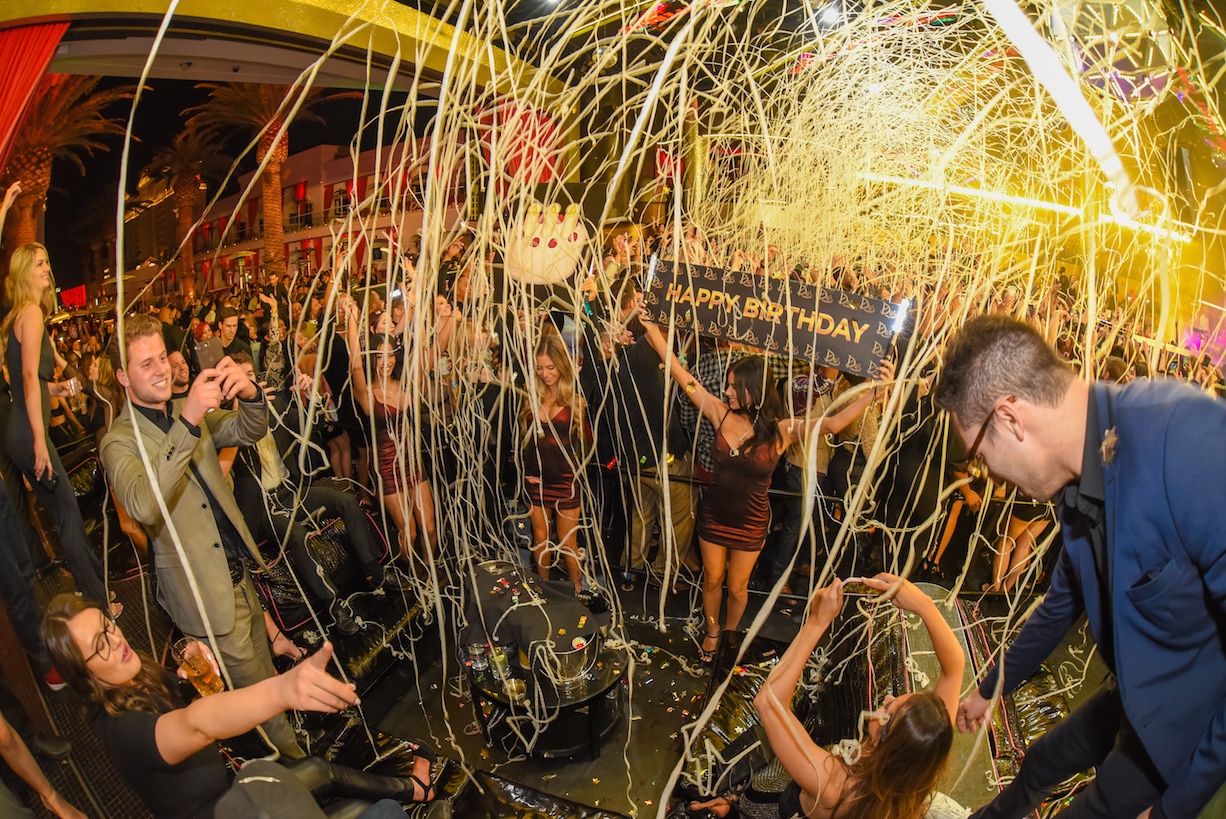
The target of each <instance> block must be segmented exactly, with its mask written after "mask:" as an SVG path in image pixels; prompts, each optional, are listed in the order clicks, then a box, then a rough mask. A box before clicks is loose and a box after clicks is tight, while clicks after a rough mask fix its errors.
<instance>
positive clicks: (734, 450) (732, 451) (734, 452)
mask: <svg viewBox="0 0 1226 819" xmlns="http://www.w3.org/2000/svg"><path fill="white" fill-rule="evenodd" d="M752 437H753V430H752V429H751V430H749V432H748V434H746V435H743V436H742V437H741V440H739V441H737V442H736V446H730V447H728V454H729V455H730V456H731V457H733V458H735V457H737V456H738V455H740V454H741V447H743V446H744V445H745V442H746V441H748V440H749V439H750V438H752Z"/></svg>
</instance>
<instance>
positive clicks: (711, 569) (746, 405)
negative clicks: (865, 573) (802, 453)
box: [644, 322, 894, 663]
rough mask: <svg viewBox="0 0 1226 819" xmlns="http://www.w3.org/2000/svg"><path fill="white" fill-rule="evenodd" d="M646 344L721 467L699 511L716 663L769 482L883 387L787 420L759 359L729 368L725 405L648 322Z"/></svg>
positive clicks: (885, 367)
mask: <svg viewBox="0 0 1226 819" xmlns="http://www.w3.org/2000/svg"><path fill="white" fill-rule="evenodd" d="M644 326H645V327H646V329H647V340H648V342H649V343H650V344H651V346H652V347H653V348H654V349H655V351H656V353H658V354H659V356H660V359H661V360H662V361H664V362H666V363H667V365H668V369H669V374H670V375H671V376H672V377H673V380H674V381H676V382H677V383H678V384H679V385H681V387H682V389H683V390H684V392H685V395H686V397H687V398H689V399H690V401H692V402H693V403H694V406H696V407H697V408H698V411H699V412H701V413H702V415H703V417H704V418H706V419H707V420H708V421H709V422H710V423H711V425H712V426H713V427H715V443H714V445H713V447H712V455H713V457H714V462H715V466H714V469H713V470H712V477H711V484H710V486H708V487H707V489H706V491H705V492H704V493H703V496H702V500H701V501H700V502H699V504H698V519H697V521H696V526H695V534H696V535H697V536H698V546H699V548H700V549H701V551H702V572H703V574H702V610H703V617H704V620H703V623H704V625H705V627H706V633H705V635H704V639H703V643H702V654H701V658H702V661H703V662H704V663H710V662H711V661H712V660H713V658H714V651H715V649H716V647H717V646H718V640H719V635H720V631H719V629H718V625H719V613H720V609H721V608H722V604H723V588H724V579H725V577H726V578H727V581H728V607H727V612H726V614H725V617H724V629H725V630H729V631H730V630H735V629H736V628H737V627H738V626H739V625H740V622H741V616H742V615H743V614H744V613H745V606H746V604H747V603H748V601H749V576H750V574H752V573H753V567H754V564H756V563H757V562H758V555H760V554H761V553H762V547H763V545H765V543H766V534H767V531H768V530H769V528H770V518H771V512H770V498H769V496H768V494H767V493H768V491H769V489H770V484H771V477H772V475H774V472H775V466H776V465H777V464H778V463H779V458H780V457H781V456H782V455H783V453H784V452H786V451H787V449H788V447H790V446H792V445H793V444H796V443H800V442H802V441H804V440H805V439H806V438H807V437H808V436H809V435H813V434H815V433H817V434H825V433H829V432H839V431H840V430H842V429H843V428H844V427H845V426H847V425H848V424H850V423H851V422H852V421H853V420H855V418H856V417H857V416H858V415H859V414H860V413H861V412H862V411H863V410H864V408H865V407H867V406H868V405H869V404H870V403H871V402H872V401H874V400H875V399H876V395H877V386H880V385H874V387H873V389H871V390H865V391H864V392H863V393H861V395H860V396H858V397H857V398H856V399H855V400H854V401H852V402H851V403H850V404H848V405H847V406H846V407H844V408H843V409H841V410H840V411H839V412H836V413H834V414H832V415H829V416H824V415H823V416H813V417H803V418H789V417H787V415H786V414H785V413H784V411H783V404H782V402H781V401H780V399H779V391H778V390H777V389H776V387H775V383H774V376H773V375H772V374H771V371H770V368H769V367H767V365H766V359H764V358H763V357H762V356H760V355H751V356H746V357H745V358H742V359H740V360H739V361H737V362H736V363H734V364H733V365H732V366H731V367H729V368H728V375H727V387H726V388H725V390H724V392H723V398H724V399H725V400H720V398H718V397H717V396H715V395H712V394H711V393H710V392H708V391H707V389H706V388H705V387H704V386H703V385H702V384H700V383H698V381H697V379H695V378H694V377H693V376H691V375H690V372H689V370H687V369H686V368H685V365H684V364H682V363H681V360H680V359H679V358H678V357H677V356H675V355H673V354H672V352H671V350H669V348H668V342H667V340H666V339H665V338H664V333H663V332H662V331H661V330H660V328H659V327H657V326H656V325H654V324H648V323H646V322H644ZM877 372H878V377H879V378H881V379H882V380H883V381H884V382H888V381H890V380H892V379H893V377H894V365H893V364H892V363H891V362H889V361H882V362H881V367H880V369H879V370H878V371H877Z"/></svg>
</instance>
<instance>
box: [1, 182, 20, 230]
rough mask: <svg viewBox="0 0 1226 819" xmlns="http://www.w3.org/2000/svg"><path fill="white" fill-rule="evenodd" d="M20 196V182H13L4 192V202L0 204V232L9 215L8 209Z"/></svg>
mask: <svg viewBox="0 0 1226 819" xmlns="http://www.w3.org/2000/svg"><path fill="white" fill-rule="evenodd" d="M20 195H21V183H20V182H14V183H13V184H11V185H9V189H8V190H6V191H5V192H4V201H3V202H2V203H0V230H3V229H4V222H5V219H6V218H7V217H8V215H9V209H10V208H11V207H13V203H14V202H16V201H17V197H18V196H20Z"/></svg>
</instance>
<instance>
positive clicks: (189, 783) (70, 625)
mask: <svg viewBox="0 0 1226 819" xmlns="http://www.w3.org/2000/svg"><path fill="white" fill-rule="evenodd" d="M43 641H44V642H45V643H46V645H47V650H48V651H49V652H50V654H51V658H52V660H53V661H54V663H55V665H56V667H57V668H60V669H62V673H63V675H64V679H65V680H67V682H68V684H69V685H71V686H72V688H73V690H74V691H76V692H77V693H78V694H80V695H81V697H82V699H84V700H85V701H86V702H87V703H89V704H90V705H91V706H92V707H93V709H94V719H93V728H94V732H95V734H97V736H98V739H99V740H100V741H101V743H102V746H103V747H104V748H106V749H107V751H108V752H109V755H110V758H111V761H112V762H113V763H114V764H115V767H116V768H117V769H118V770H119V773H120V774H121V775H122V776H123V778H124V779H125V780H126V781H127V783H128V785H129V786H130V787H131V788H132V789H133V790H134V791H135V792H136V794H137V795H138V796H139V797H140V798H141V801H142V802H144V803H145V806H146V807H147V808H148V809H149V812H150V813H152V814H153V815H154V816H155V817H157V819H206V817H212V816H213V815H214V806H215V805H216V804H217V802H218V801H219V800H221V799H222V798H223V797H224V796H225V795H226V792H227V791H228V790H229V789H230V783H229V776H228V774H227V771H226V766H225V762H224V761H223V759H222V755H221V751H220V749H219V748H218V747H217V744H216V742H217V740H219V739H229V738H231V737H236V736H238V735H240V734H243V733H246V732H247V731H250V730H252V729H253V728H255V727H256V726H257V725H259V724H260V723H261V722H264V721H266V720H268V719H270V718H271V717H274V716H276V715H277V714H280V713H282V712H284V711H286V710H289V709H297V710H300V711H318V712H322V713H335V712H337V711H340V710H342V709H344V708H348V707H350V706H353V705H357V704H359V700H358V696H357V692H356V691H355V690H354V687H353V684H352V683H342V682H341V681H340V680H337V679H335V678H333V677H331V676H330V675H329V674H328V672H327V665H328V662H329V660H330V659H331V657H332V645H331V643H324V645H323V648H322V649H320V651H319V652H317V653H316V654H315V655H313V656H311V657H308V658H306V659H305V660H303V661H302V662H301V663H299V664H298V665H296V666H294V667H293V668H292V669H291V670H290V671H288V672H286V673H285V674H280V675H277V676H275V677H269V678H268V679H266V680H261V681H260V682H258V683H255V684H254V685H249V686H246V687H244V688H239V689H236V690H233V691H221V692H219V693H216V694H212V695H211V696H207V697H201V698H200V699H197V700H195V701H194V702H192V703H191V704H189V705H188V706H186V707H183V706H182V705H181V704H180V702H179V697H178V696H177V692H176V691H174V690H173V689H172V688H171V686H170V685H169V684H168V683H169V681H170V676H169V673H168V672H167V671H166V669H165V668H163V667H162V665H161V664H160V663H158V662H157V661H156V660H154V659H153V658H152V657H150V656H149V655H147V654H144V653H142V652H139V651H136V650H135V649H133V648H132V646H131V645H129V644H128V641H127V640H126V639H124V634H123V631H122V630H121V629H120V628H119V627H118V626H117V625H116V624H115V623H114V621H112V620H110V619H109V618H107V617H106V616H105V615H104V614H103V613H102V611H101V610H100V609H98V608H97V607H95V606H93V605H91V604H90V603H89V602H87V601H85V600H82V599H81V598H79V597H77V596H76V595H72V594H61V595H58V596H56V597H55V598H53V599H52V600H51V602H50V603H49V604H48V605H47V614H46V616H45V617H44V618H43ZM184 654H185V655H187V656H190V657H192V658H193V659H196V660H199V661H203V663H205V664H207V665H208V666H209V667H210V669H211V670H212V673H213V674H214V675H216V674H217V673H218V672H217V667H216V661H215V660H214V658H213V655H212V653H211V652H210V650H209V648H208V647H207V646H206V645H205V644H204V643H199V642H195V643H191V644H189V646H188V647H187V649H186V650H185V651H184ZM181 676H182V675H181ZM214 679H216V677H214ZM411 744H412V745H414V746H415V747H414V753H415V758H414V760H413V768H412V772H411V773H410V774H409V775H408V776H407V777H405V778H400V777H389V776H378V775H375V774H370V773H366V772H364V771H358V770H354V769H351V768H345V767H343V766H341V765H335V764H332V763H329V762H325V761H323V760H322V759H318V758H315V757H307V758H306V759H303V760H296V761H294V762H292V763H288V764H287V767H289V766H290V765H292V766H293V767H292V769H291V770H292V771H293V774H294V776H295V777H296V778H297V779H298V780H299V781H301V782H302V784H304V785H305V786H306V787H307V788H308V789H309V790H310V791H311V792H312V795H314V796H316V797H317V798H325V797H353V798H359V799H363V800H366V801H375V804H374V805H371V806H370V807H368V808H366V812H364V813H362V814H361V816H360V817H359V819H390V818H391V817H401V819H403V818H404V816H405V811H404V808H402V807H401V805H400V804H399V803H413V802H430V801H431V800H433V799H434V797H435V795H436V787H435V785H434V783H433V782H432V781H431V774H430V770H431V762H432V761H433V760H434V759H436V756H435V754H434V752H433V751H431V750H429V749H428V748H425V747H424V746H421V745H418V744H416V743H411ZM376 800H378V801H376ZM413 810H414V812H413V813H411V814H410V815H411V816H415V817H431V819H435V817H437V819H442V818H443V817H449V816H450V809H449V806H448V805H447V804H446V803H445V802H442V801H440V802H438V803H437V804H435V805H431V806H429V808H427V806H425V805H420V806H416V807H415V808H413ZM349 815H352V814H349Z"/></svg>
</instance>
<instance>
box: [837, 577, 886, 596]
mask: <svg viewBox="0 0 1226 819" xmlns="http://www.w3.org/2000/svg"><path fill="white" fill-rule="evenodd" d="M843 593H844V594H865V595H869V596H872V597H876V596H877V595H879V594H881V592H879V591H878V590H877V589H874V588H873V587H872V586H870V585H868V584H867V583H863V582H861V581H858V580H853V581H850V582H848V583H844V584H843Z"/></svg>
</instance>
